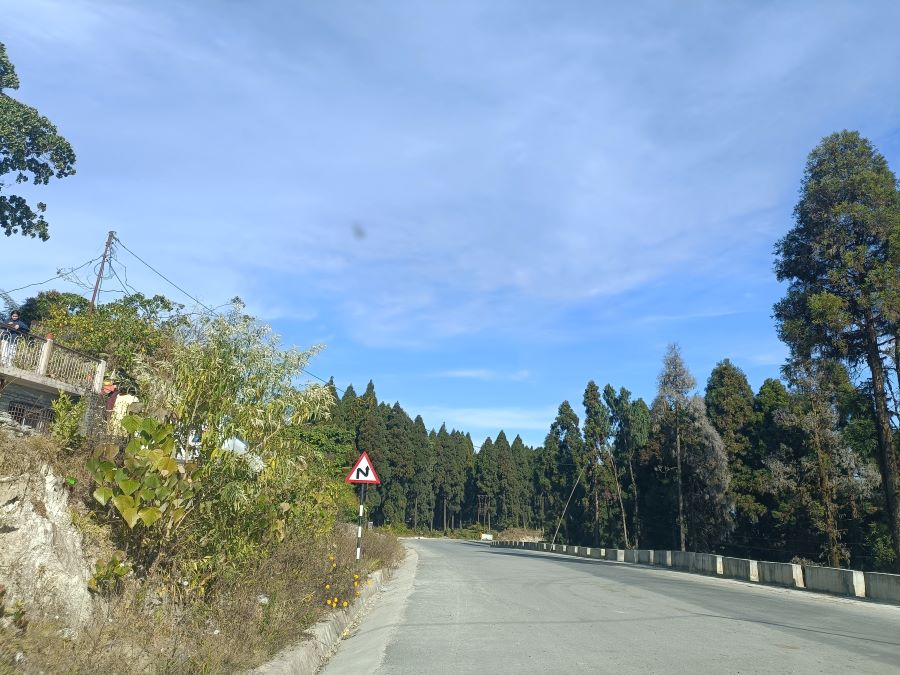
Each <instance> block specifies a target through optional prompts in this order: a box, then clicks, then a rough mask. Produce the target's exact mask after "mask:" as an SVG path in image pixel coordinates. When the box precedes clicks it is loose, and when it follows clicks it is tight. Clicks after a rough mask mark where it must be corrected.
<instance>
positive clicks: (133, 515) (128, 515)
mask: <svg viewBox="0 0 900 675" xmlns="http://www.w3.org/2000/svg"><path fill="white" fill-rule="evenodd" d="M122 518H123V519H124V520H125V524H126V525H128V527H129V528H131V529H134V526H135V525H136V524H137V521H138V510H137V509H125V510H123V511H122Z"/></svg>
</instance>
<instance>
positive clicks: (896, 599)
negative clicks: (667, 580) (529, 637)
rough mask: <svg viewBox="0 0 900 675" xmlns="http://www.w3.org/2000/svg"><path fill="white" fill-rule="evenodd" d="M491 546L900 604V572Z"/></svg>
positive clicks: (524, 544)
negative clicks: (673, 570) (660, 568)
mask: <svg viewBox="0 0 900 675" xmlns="http://www.w3.org/2000/svg"><path fill="white" fill-rule="evenodd" d="M491 546H493V547H501V548H515V549H522V550H526V551H544V552H547V553H561V554H564V555H572V556H578V557H580V558H594V559H595V560H610V561H617V562H622V563H633V564H638V565H653V566H656V567H668V568H671V569H676V570H681V571H684V572H692V573H694V574H706V575H709V576H720V577H727V578H731V579H739V580H741V581H749V582H753V583H760V584H771V585H775V586H787V587H788V588H802V589H806V590H809V591H817V592H820V593H832V594H836V595H848V596H851V597H856V598H868V599H870V600H875V601H877V602H888V603H892V604H898V605H900V574H882V573H880V572H860V571H858V570H845V569H837V568H834V567H818V566H816V565H799V564H796V563H775V562H764V561H761V560H748V559H746V558H730V557H728V556H722V555H717V554H715V553H692V552H689V551H651V550H647V549H630V550H624V549H617V548H590V547H587V546H570V545H567V544H547V543H544V542H531V541H495V542H491Z"/></svg>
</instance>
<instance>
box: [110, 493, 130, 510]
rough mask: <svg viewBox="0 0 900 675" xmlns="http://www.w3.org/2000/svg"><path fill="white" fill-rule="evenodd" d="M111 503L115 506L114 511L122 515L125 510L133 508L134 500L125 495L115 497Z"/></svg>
mask: <svg viewBox="0 0 900 675" xmlns="http://www.w3.org/2000/svg"><path fill="white" fill-rule="evenodd" d="M112 503H113V504H114V505H115V507H116V510H117V511H118V512H119V513H122V512H123V511H125V510H126V509H133V508H134V499H132V498H131V497H129V496H127V495H116V496H115V497H113V499H112Z"/></svg>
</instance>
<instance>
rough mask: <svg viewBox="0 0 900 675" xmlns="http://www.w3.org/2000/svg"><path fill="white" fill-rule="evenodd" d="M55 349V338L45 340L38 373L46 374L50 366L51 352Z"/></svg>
mask: <svg viewBox="0 0 900 675" xmlns="http://www.w3.org/2000/svg"><path fill="white" fill-rule="evenodd" d="M52 351H53V340H52V339H48V340H45V341H44V344H43V345H42V346H41V356H40V358H39V359H38V367H37V374H38V375H46V374H47V368H48V367H49V366H50V352H52Z"/></svg>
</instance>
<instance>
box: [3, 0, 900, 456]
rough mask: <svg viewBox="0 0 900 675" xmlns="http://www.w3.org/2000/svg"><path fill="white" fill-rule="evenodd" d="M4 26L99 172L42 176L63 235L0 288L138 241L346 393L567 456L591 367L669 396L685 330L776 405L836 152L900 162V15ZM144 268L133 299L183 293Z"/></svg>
mask: <svg viewBox="0 0 900 675" xmlns="http://www.w3.org/2000/svg"><path fill="white" fill-rule="evenodd" d="M0 15H2V16H3V22H2V26H0V41H3V42H4V43H5V44H6V45H7V49H8V51H9V55H10V57H11V59H12V60H13V63H14V64H15V65H16V67H17V69H18V72H19V76H20V79H21V80H22V88H21V89H20V90H19V91H18V92H17V93H16V96H17V97H18V98H20V99H21V100H23V101H26V102H27V103H29V104H31V105H35V106H36V107H38V108H39V109H40V110H41V111H42V112H43V113H44V114H46V115H47V116H49V117H50V118H51V119H52V120H53V121H54V122H55V123H56V124H57V126H58V127H59V129H60V130H61V132H63V134H64V135H66V136H67V138H68V139H69V140H70V141H71V142H72V144H73V145H74V147H75V150H76V152H77V155H78V164H77V168H78V174H77V175H76V176H74V177H72V178H68V179H66V180H64V181H59V182H56V183H53V184H51V186H49V187H47V188H43V189H42V190H41V198H42V199H43V200H44V201H46V202H47V203H48V205H49V213H48V216H49V218H50V221H51V227H52V229H51V240H50V241H49V242H48V243H41V242H39V241H37V240H30V239H29V240H26V239H22V238H11V239H6V238H4V239H3V240H2V246H3V252H4V258H5V260H6V261H7V264H6V265H4V266H3V272H2V274H0V287H2V288H15V287H17V286H22V285H24V284H27V283H31V282H34V281H38V280H41V279H46V278H48V277H51V276H53V274H54V273H55V270H56V269H57V268H59V267H67V266H72V265H75V264H78V263H81V262H83V261H85V260H87V259H89V258H91V257H94V256H95V255H97V254H99V251H100V249H101V248H102V245H103V241H104V238H105V234H106V232H107V230H110V229H114V230H116V231H117V232H118V234H119V236H120V237H121V239H122V240H123V241H124V242H125V243H126V244H127V245H128V246H129V248H131V249H133V250H134V251H136V252H137V253H139V254H140V255H141V256H142V257H144V258H145V259H146V260H148V261H150V262H151V263H152V264H154V265H155V266H156V267H157V268H159V269H161V270H162V271H163V272H165V273H166V274H167V275H168V276H170V277H171V278H172V279H174V280H175V281H177V282H178V283H179V284H180V285H182V286H183V287H185V288H186V289H188V290H190V291H191V292H192V293H193V294H195V295H196V296H197V297H199V298H201V299H202V300H203V301H204V302H205V303H206V304H210V305H219V304H221V303H223V302H225V301H227V300H228V299H229V298H231V297H233V296H235V295H239V296H241V297H242V298H244V299H245V300H246V301H247V303H248V305H249V306H250V308H251V310H252V311H254V312H255V313H257V314H258V315H259V316H260V317H261V318H263V319H265V320H267V321H269V322H271V323H273V324H274V325H275V327H276V328H277V329H278V330H279V332H281V333H282V335H283V336H284V339H285V341H286V342H288V343H291V344H297V345H299V346H308V345H310V344H313V343H325V344H326V345H327V349H326V350H325V352H324V353H323V354H322V355H321V356H319V357H317V359H316V360H315V361H314V362H313V363H312V364H311V366H310V370H311V371H312V372H314V373H316V374H317V375H321V376H323V377H328V376H330V375H333V376H334V378H335V381H336V382H337V384H338V385H339V386H345V385H346V384H347V383H350V382H352V383H353V384H354V386H355V387H356V389H357V390H358V391H359V390H361V389H363V388H364V387H365V384H366V382H367V381H368V380H369V379H370V378H372V379H374V381H375V384H376V389H377V393H378V395H379V398H382V399H386V400H388V401H391V402H392V401H394V400H400V402H401V404H402V405H403V406H404V408H405V409H406V410H407V411H408V412H410V413H411V414H413V415H415V414H416V413H421V414H422V415H423V417H424V418H425V421H426V423H427V424H428V425H429V426H439V425H440V424H441V422H442V421H446V422H447V424H448V426H455V427H457V428H462V429H464V430H467V431H470V432H472V435H473V438H475V440H476V443H478V442H480V439H482V438H483V437H484V436H485V435H487V434H491V435H495V434H496V433H497V431H499V429H501V428H504V429H505V430H506V431H507V433H508V434H509V435H510V436H513V435H515V434H516V433H520V434H521V435H522V436H523V438H524V439H525V440H526V442H529V443H533V444H537V443H540V442H541V441H542V439H543V436H544V435H545V433H546V430H547V428H548V427H549V424H550V422H551V421H552V418H553V416H554V414H555V411H556V408H557V407H558V405H559V403H560V402H561V401H562V400H563V399H569V400H570V401H571V402H572V403H573V405H574V406H575V407H576V410H578V411H579V412H580V409H581V396H582V392H583V390H584V386H585V384H586V382H587V381H588V380H589V379H594V380H596V381H597V382H598V383H600V384H601V386H602V385H603V384H605V383H606V382H610V383H612V384H613V385H614V386H616V387H618V386H626V387H628V388H629V389H631V390H632V391H634V392H635V393H636V394H637V395H640V396H644V397H646V398H647V399H648V401H649V399H650V398H652V396H653V394H654V391H655V387H656V376H657V374H658V371H659V367H660V363H661V360H662V355H663V352H664V350H665V346H666V344H667V343H669V342H673V341H677V342H679V343H680V344H681V346H682V349H683V353H684V355H685V358H686V361H687V363H688V365H689V367H690V368H691V370H692V371H693V373H694V375H695V377H696V378H697V380H698V384H699V386H700V387H703V386H704V385H705V382H706V379H707V377H708V376H709V372H710V370H711V369H712V368H713V366H714V365H715V364H716V362H718V361H719V360H721V359H723V358H725V357H728V358H731V359H732V361H734V362H735V363H736V364H737V365H739V366H740V367H741V368H743V369H744V371H745V372H746V373H747V375H748V377H749V378H750V381H751V384H752V385H753V386H754V388H757V387H758V386H759V385H760V384H761V383H762V381H763V380H764V379H765V378H766V377H769V376H774V375H777V373H778V369H779V366H780V364H781V362H782V361H783V359H784V357H785V355H786V351H785V349H784V347H783V346H782V345H781V344H780V343H779V341H778V339H777V336H776V333H775V329H774V326H773V322H772V320H771V307H772V304H773V303H774V302H775V301H776V300H777V299H778V298H779V297H780V295H781V293H782V290H783V289H782V288H780V287H779V285H778V284H777V283H776V281H775V279H774V275H773V274H772V271H771V269H772V246H773V244H774V242H775V241H776V240H777V239H778V238H779V237H780V236H781V235H782V234H783V233H784V232H785V231H786V230H787V229H788V228H789V227H790V225H791V211H792V208H793V205H794V203H795V201H796V198H797V191H798V187H799V183H800V179H801V176H802V170H803V166H804V162H805V158H806V154H807V153H808V152H809V150H810V149H812V148H813V147H814V146H815V144H816V143H817V142H818V141H819V140H820V139H821V138H822V137H823V136H825V135H827V134H829V133H831V132H833V131H836V130H840V129H843V128H850V129H858V130H859V131H861V132H862V133H863V134H864V135H865V136H867V137H868V138H870V139H871V140H872V141H873V142H874V143H875V144H876V146H877V147H878V148H879V149H880V150H881V152H882V153H883V154H885V156H886V157H887V158H888V161H889V162H890V163H891V165H892V166H893V168H894V169H895V170H900V115H898V113H900V82H898V75H897V74H898V73H900V40H897V39H896V36H897V26H898V25H900V3H896V2H865V3H859V2H843V3H839V2H821V1H819V2H807V3H804V2H792V3H783V2H752V3H751V2H746V3H722V2H687V3H671V2H656V3H654V2H645V3H593V2H565V3H562V2H550V1H547V2H534V1H516V2H502V1H491V2H488V1H486V0H483V1H482V2H453V3H449V2H446V3H443V2H431V3H414V2H372V1H371V0H369V1H366V2H340V1H335V2H328V3H313V2H307V3H297V2H290V3H289V2H284V1H282V2H269V1H260V2H252V3H248V2H237V1H226V0H220V1H219V2H201V1H196V2H190V3H184V2H166V1H163V2H116V1H114V0H103V1H99V0H98V1H96V2H92V1H87V0H59V1H50V0H29V2H27V3H25V2H14V1H13V0H0ZM120 257H121V259H122V262H123V263H125V264H126V265H127V274H128V278H129V281H130V283H131V284H132V285H134V286H137V287H138V288H140V289H142V290H144V291H145V292H165V293H167V294H170V295H171V296H172V297H173V298H176V299H182V300H185V299H184V298H179V294H178V292H177V291H175V290H174V289H171V288H168V287H166V286H165V284H164V282H162V281H160V280H159V279H158V278H156V277H155V276H154V275H153V274H152V273H150V272H148V271H147V270H146V269H142V267H141V265H140V263H137V262H136V261H134V260H133V259H130V257H129V256H128V254H127V253H125V252H122V253H121V256H120ZM10 260H12V261H14V264H11V265H10V264H9V261H10ZM56 285H58V284H56ZM51 286H52V284H51ZM106 288H108V289H110V290H113V289H116V288H117V283H116V280H110V281H109V282H107V285H106ZM18 295H19V296H24V295H26V293H24V292H23V293H19V294H18ZM114 296H115V293H114V292H111V293H109V294H107V295H106V297H108V298H111V297H114ZM20 299H22V297H20ZM187 302H188V303H189V304H190V301H187Z"/></svg>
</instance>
